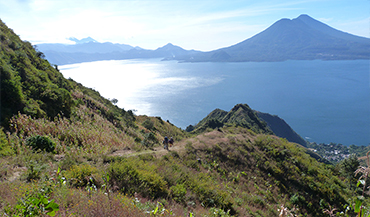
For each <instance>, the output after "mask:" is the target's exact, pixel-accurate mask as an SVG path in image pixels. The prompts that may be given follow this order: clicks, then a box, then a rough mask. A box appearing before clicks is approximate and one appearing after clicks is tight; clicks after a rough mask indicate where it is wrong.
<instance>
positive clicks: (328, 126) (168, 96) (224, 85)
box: [59, 59, 370, 145]
mask: <svg viewBox="0 0 370 217" xmlns="http://www.w3.org/2000/svg"><path fill="white" fill-rule="evenodd" d="M59 68H60V70H61V72H62V73H63V75H64V76H65V77H66V78H69V77H70V78H72V79H74V80H75V81H77V82H79V83H82V84H83V85H85V86H87V87H91V88H94V89H95V90H97V91H99V92H100V94H101V95H102V96H104V97H106V98H111V99H112V98H116V99H118V103H117V105H118V106H119V107H121V108H124V109H125V110H129V109H131V110H135V114H138V115H140V114H146V115H148V116H160V117H162V119H163V120H169V121H170V122H171V123H173V124H174V125H176V126H178V127H181V128H183V129H185V128H186V126H188V125H190V124H192V125H194V124H196V123H198V122H199V121H200V120H201V119H203V118H204V117H205V116H207V115H208V114H209V113H210V112H211V111H213V110H214V109H216V108H220V109H223V110H226V111H229V110H230V109H231V108H232V107H233V106H234V105H236V104H238V103H246V104H248V105H249V106H250V107H251V108H252V109H255V110H258V111H261V112H267V113H270V114H275V115H278V116H279V117H281V118H283V119H284V120H285V121H286V122H287V123H288V124H289V125H290V126H291V127H292V128H293V129H294V130H295V131H296V132H297V133H298V134H300V135H301V136H302V137H303V138H307V139H308V140H309V141H313V142H317V143H329V142H335V143H341V144H344V145H351V144H355V145H369V143H370V85H369V84H370V78H369V74H370V70H369V61H368V60H350V61H319V60H315V61H285V62H261V63H256V62H244V63H177V62H175V61H160V60H159V59H150V60H147V59H146V60H114V61H97V62H88V63H80V64H72V65H64V66H60V67H59Z"/></svg>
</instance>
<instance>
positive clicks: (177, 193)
mask: <svg viewBox="0 0 370 217" xmlns="http://www.w3.org/2000/svg"><path fill="white" fill-rule="evenodd" d="M170 192H171V193H170V195H171V196H172V198H173V199H174V200H175V201H176V202H178V203H184V202H185V195H186V187H185V185H184V184H177V185H174V186H171V188H170Z"/></svg>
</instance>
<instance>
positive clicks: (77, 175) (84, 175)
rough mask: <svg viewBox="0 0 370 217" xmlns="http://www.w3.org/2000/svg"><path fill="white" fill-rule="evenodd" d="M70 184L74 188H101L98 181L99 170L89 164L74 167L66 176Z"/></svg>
mask: <svg viewBox="0 0 370 217" xmlns="http://www.w3.org/2000/svg"><path fill="white" fill-rule="evenodd" d="M65 176H66V178H67V180H68V181H69V184H70V185H71V186H73V187H77V188H81V187H92V186H99V182H98V181H97V178H96V177H97V176H98V169H96V168H95V167H93V166H90V165H88V164H86V165H79V166H77V165H74V166H72V167H71V169H70V170H68V171H66V174H65Z"/></svg>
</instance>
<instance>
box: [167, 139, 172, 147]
mask: <svg viewBox="0 0 370 217" xmlns="http://www.w3.org/2000/svg"><path fill="white" fill-rule="evenodd" d="M168 143H170V147H172V146H173V138H172V137H171V139H170V140H169V141H168Z"/></svg>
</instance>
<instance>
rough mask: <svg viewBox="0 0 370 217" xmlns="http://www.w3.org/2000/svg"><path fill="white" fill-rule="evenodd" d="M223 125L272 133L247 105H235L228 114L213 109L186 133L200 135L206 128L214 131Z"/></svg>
mask: <svg viewBox="0 0 370 217" xmlns="http://www.w3.org/2000/svg"><path fill="white" fill-rule="evenodd" d="M225 125H228V126H232V125H233V126H240V127H244V128H247V129H250V130H251V131H253V132H255V133H262V134H272V131H271V130H270V129H269V128H268V127H267V124H266V123H265V122H264V121H262V120H261V119H259V118H258V116H257V114H256V112H254V111H253V110H252V109H251V108H250V107H249V106H248V105H247V104H238V105H235V106H234V107H233V108H232V109H231V110H230V112H226V111H223V110H221V109H215V110H214V111H212V112H211V113H210V114H209V115H207V117H205V118H204V119H203V120H201V121H200V122H199V123H198V124H197V125H195V126H189V127H188V128H187V131H194V132H197V133H200V132H204V131H205V130H207V129H208V128H211V129H215V128H220V127H223V126H225Z"/></svg>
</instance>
